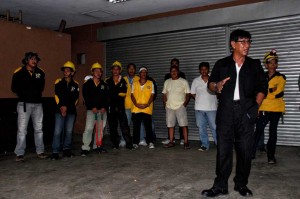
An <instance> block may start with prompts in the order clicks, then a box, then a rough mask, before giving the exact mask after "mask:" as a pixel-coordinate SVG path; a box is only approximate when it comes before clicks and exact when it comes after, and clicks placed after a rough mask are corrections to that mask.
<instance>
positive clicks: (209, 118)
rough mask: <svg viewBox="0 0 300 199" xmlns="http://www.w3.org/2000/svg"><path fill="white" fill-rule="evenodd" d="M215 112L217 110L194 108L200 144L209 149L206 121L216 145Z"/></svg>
mask: <svg viewBox="0 0 300 199" xmlns="http://www.w3.org/2000/svg"><path fill="white" fill-rule="evenodd" d="M216 114H217V111H200V110H195V116H196V124H197V127H198V128H199V136H200V140H201V143H202V146H204V147H206V148H207V149H209V139H208V133H207V123H208V125H209V128H210V130H211V133H212V136H213V138H214V141H215V144H216V145H217V134H216Z"/></svg>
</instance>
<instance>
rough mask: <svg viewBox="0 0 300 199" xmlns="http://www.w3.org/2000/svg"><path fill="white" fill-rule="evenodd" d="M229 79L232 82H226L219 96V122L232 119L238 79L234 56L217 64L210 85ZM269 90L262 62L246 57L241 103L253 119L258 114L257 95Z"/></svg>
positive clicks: (243, 66)
mask: <svg viewBox="0 0 300 199" xmlns="http://www.w3.org/2000/svg"><path fill="white" fill-rule="evenodd" d="M227 77H230V80H228V81H227V82H226V84H225V85H224V87H223V89H222V92H221V94H220V96H219V106H218V113H217V122H218V121H219V119H221V118H223V119H224V118H228V119H230V118H231V117H232V109H233V105H234V104H233V97H234V89H235V83H236V79H237V73H236V67H235V61H234V60H233V57H232V55H231V56H228V57H225V58H223V59H220V60H218V61H217V62H216V64H215V66H214V68H213V70H212V73H211V75H210V77H209V80H208V84H209V83H210V82H219V81H221V80H223V79H225V78H227ZM267 88H268V83H267V81H266V78H265V76H264V71H263V68H262V66H261V63H260V61H259V60H257V59H252V58H250V57H246V58H245V62H244V64H243V65H242V68H241V70H240V73H239V92H240V103H241V106H242V109H243V111H244V112H245V113H248V114H249V115H250V116H251V117H252V118H256V116H257V112H258V105H257V103H256V95H257V94H258V93H260V92H261V93H264V94H265V95H266V94H267Z"/></svg>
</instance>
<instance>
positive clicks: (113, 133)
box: [107, 110, 132, 148]
mask: <svg viewBox="0 0 300 199" xmlns="http://www.w3.org/2000/svg"><path fill="white" fill-rule="evenodd" d="M107 119H108V124H109V130H110V139H111V142H112V145H113V147H116V148H119V142H120V136H119V134H118V123H120V129H121V132H122V136H123V138H124V140H125V142H126V147H127V148H129V147H132V137H131V135H130V129H129V126H128V121H127V116H126V113H125V110H118V111H114V110H110V112H109V113H108V117H107Z"/></svg>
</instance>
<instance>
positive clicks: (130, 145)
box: [126, 144, 138, 150]
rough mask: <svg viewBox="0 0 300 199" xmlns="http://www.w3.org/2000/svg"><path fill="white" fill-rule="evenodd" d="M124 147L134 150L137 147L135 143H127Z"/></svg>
mask: <svg viewBox="0 0 300 199" xmlns="http://www.w3.org/2000/svg"><path fill="white" fill-rule="evenodd" d="M126 148H127V149H129V150H135V149H137V148H138V145H137V144H128V145H126Z"/></svg>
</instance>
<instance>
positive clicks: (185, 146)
mask: <svg viewBox="0 0 300 199" xmlns="http://www.w3.org/2000/svg"><path fill="white" fill-rule="evenodd" d="M183 148H184V149H185V150H187V149H190V148H191V147H190V145H189V143H184V144H183Z"/></svg>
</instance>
